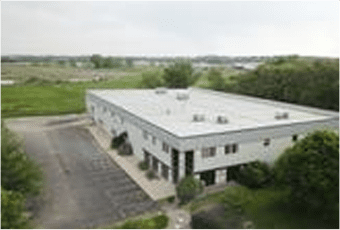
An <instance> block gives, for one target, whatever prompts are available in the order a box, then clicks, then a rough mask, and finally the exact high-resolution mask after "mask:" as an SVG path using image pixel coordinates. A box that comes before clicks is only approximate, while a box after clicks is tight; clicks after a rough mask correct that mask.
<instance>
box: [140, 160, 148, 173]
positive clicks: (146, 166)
mask: <svg viewBox="0 0 340 230" xmlns="http://www.w3.org/2000/svg"><path fill="white" fill-rule="evenodd" d="M138 168H139V169H140V170H143V171H145V170H148V169H149V165H148V163H147V162H145V161H141V162H139V163H138Z"/></svg>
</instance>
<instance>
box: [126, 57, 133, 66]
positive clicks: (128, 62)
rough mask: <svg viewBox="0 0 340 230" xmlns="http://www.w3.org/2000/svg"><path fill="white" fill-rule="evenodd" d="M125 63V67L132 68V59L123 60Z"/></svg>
mask: <svg viewBox="0 0 340 230" xmlns="http://www.w3.org/2000/svg"><path fill="white" fill-rule="evenodd" d="M125 62H126V65H127V66H128V67H129V68H132V67H133V59H132V58H126V59H125Z"/></svg>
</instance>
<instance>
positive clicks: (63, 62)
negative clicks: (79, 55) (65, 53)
mask: <svg viewBox="0 0 340 230" xmlns="http://www.w3.org/2000/svg"><path fill="white" fill-rule="evenodd" d="M58 64H59V65H60V66H65V64H66V61H64V60H59V61H58Z"/></svg>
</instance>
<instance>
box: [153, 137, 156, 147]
mask: <svg viewBox="0 0 340 230" xmlns="http://www.w3.org/2000/svg"><path fill="white" fill-rule="evenodd" d="M152 144H154V145H155V144H156V137H154V136H152Z"/></svg>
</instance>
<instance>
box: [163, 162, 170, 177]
mask: <svg viewBox="0 0 340 230" xmlns="http://www.w3.org/2000/svg"><path fill="white" fill-rule="evenodd" d="M162 177H164V179H166V180H168V179H169V167H168V166H166V165H165V164H163V163H162Z"/></svg>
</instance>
